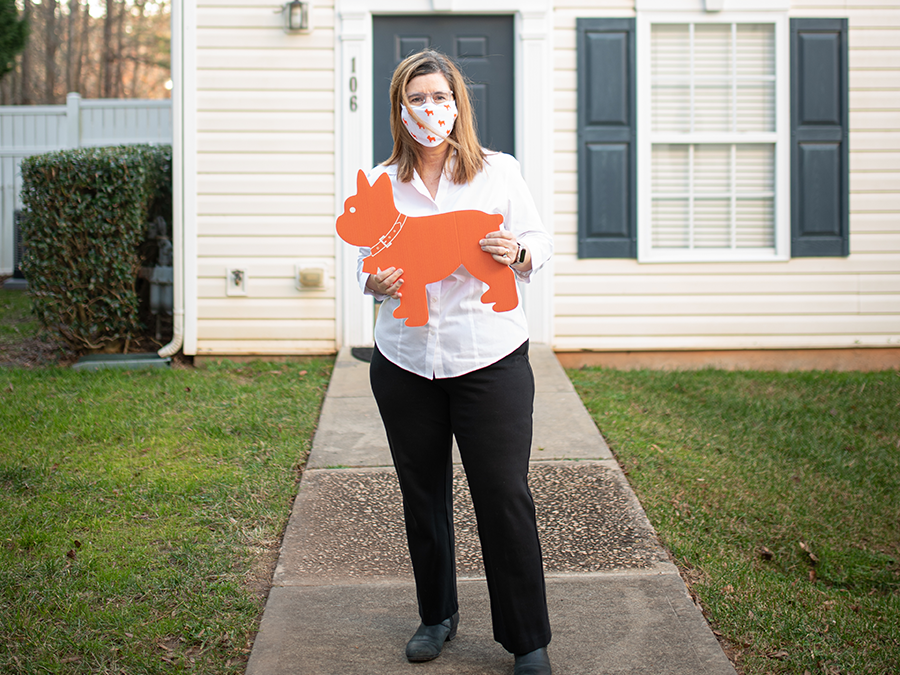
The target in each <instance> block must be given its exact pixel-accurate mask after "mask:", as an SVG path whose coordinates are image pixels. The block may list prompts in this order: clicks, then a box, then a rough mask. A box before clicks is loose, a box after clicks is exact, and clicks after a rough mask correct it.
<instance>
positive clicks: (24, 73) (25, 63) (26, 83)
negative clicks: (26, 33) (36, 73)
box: [18, 0, 34, 105]
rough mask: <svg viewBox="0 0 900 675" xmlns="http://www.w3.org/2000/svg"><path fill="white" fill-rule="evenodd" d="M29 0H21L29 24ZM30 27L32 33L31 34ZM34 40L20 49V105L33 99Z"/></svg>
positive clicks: (29, 102) (27, 103) (31, 101)
mask: <svg viewBox="0 0 900 675" xmlns="http://www.w3.org/2000/svg"><path fill="white" fill-rule="evenodd" d="M31 7H32V5H31V0H23V2H22V17H23V18H24V19H25V21H27V22H28V24H29V25H31ZM33 34H34V33H33V28H32V35H33ZM33 44H34V41H33V40H32V39H29V40H28V44H27V45H25V49H24V50H23V51H22V61H21V76H20V77H19V95H18V99H19V104H21V105H32V103H33V102H34V100H33V99H32V97H31V91H30V88H31V77H32V73H31V49H32V45H33Z"/></svg>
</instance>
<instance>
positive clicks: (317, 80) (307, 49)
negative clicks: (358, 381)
mask: <svg viewBox="0 0 900 675" xmlns="http://www.w3.org/2000/svg"><path fill="white" fill-rule="evenodd" d="M278 6H279V3H274V4H273V3H271V2H262V1H260V0H199V2H198V8H197V24H198V25H197V34H196V40H197V73H196V79H197V132H198V133H197V153H198V154H197V177H196V180H197V182H196V184H197V223H196V229H197V252H198V260H197V275H198V279H197V335H198V342H197V353H198V354H236V355H237V354H307V353H318V354H322V353H329V352H333V351H334V349H335V344H336V343H335V336H336V331H335V317H336V295H335V281H334V256H335V240H334V218H335V214H334V199H335V194H334V189H335V188H334V174H335V159H334V147H335V138H334V98H335V95H334V77H335V75H334V61H335V57H334V6H333V3H332V2H328V1H319V0H317V2H315V3H313V25H314V31H313V32H312V33H310V34H298V35H287V34H285V33H284V31H283V30H282V29H281V23H280V22H281V17H280V15H278V14H276V13H275V10H276V9H277V8H278ZM310 260H322V261H325V262H326V265H327V276H328V279H327V283H326V287H325V289H323V290H314V291H309V290H304V291H299V290H297V289H296V288H295V283H294V269H295V265H297V264H298V263H303V262H305V261H310ZM235 267H236V268H243V269H245V270H246V273H247V296H246V297H228V296H226V293H225V290H226V281H225V273H226V270H227V269H228V268H235Z"/></svg>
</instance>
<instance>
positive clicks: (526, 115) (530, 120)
mask: <svg viewBox="0 0 900 675" xmlns="http://www.w3.org/2000/svg"><path fill="white" fill-rule="evenodd" d="M335 5H336V6H335V54H336V61H335V68H334V72H335V120H334V122H335V213H336V214H340V213H341V212H342V211H343V208H344V200H345V199H346V198H347V197H349V196H350V195H352V194H354V193H355V192H356V172H357V171H358V170H359V169H360V168H361V167H363V168H366V169H368V168H370V167H371V166H372V164H373V159H372V113H373V110H372V98H373V96H372V88H373V83H372V58H371V55H372V48H373V39H372V15H373V14H379V15H382V14H420V15H428V14H442V15H446V14H509V15H512V16H513V17H514V20H513V42H514V54H513V58H514V64H515V65H514V73H515V75H514V77H515V82H514V85H513V86H514V90H515V105H514V108H515V126H516V129H515V141H516V158H517V159H518V160H519V162H520V163H521V165H522V174H523V176H524V177H525V182H526V183H527V184H528V187H529V188H530V189H531V193H532V196H533V197H534V201H535V204H536V206H537V209H538V212H539V213H540V215H541V218H542V220H543V222H544V226H545V227H546V228H547V231H548V232H549V233H550V235H551V236H553V233H554V228H553V133H552V130H553V95H552V94H553V45H552V37H553V11H552V10H553V7H552V2H551V0H517V1H513V2H511V1H510V0H506V1H503V0H336V3H335ZM526 74H527V77H526ZM354 97H355V98H354ZM351 106H353V108H352V109H351ZM356 259H357V249H356V248H355V247H352V246H350V245H348V244H346V243H344V242H343V241H342V240H341V239H340V238H339V237H338V236H337V234H335V263H336V265H335V280H336V286H337V288H336V291H337V302H338V307H337V314H336V320H337V326H336V337H337V346H338V348H341V347H343V346H362V345H372V344H373V342H374V335H373V328H374V326H373V323H374V307H373V303H372V301H371V300H370V299H369V297H368V296H364V295H363V294H362V292H361V290H360V288H359V285H358V284H357V283H356V264H357V263H356ZM522 288H523V291H524V292H523V296H524V305H525V311H526V314H527V316H528V328H529V331H530V334H531V340H532V341H533V342H542V343H546V344H551V343H552V340H553V259H552V258H551V260H550V261H549V262H548V263H547V265H545V267H544V268H543V269H542V270H541V272H540V274H537V275H536V276H535V278H534V280H533V281H532V282H531V283H530V284H525V285H523V286H522Z"/></svg>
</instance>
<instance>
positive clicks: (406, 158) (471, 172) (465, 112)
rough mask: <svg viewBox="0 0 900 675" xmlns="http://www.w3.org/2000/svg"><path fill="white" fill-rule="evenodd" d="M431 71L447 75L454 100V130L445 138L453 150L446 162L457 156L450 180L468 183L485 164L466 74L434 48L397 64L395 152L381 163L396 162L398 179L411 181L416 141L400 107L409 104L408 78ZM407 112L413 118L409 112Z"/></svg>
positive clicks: (393, 107) (393, 94)
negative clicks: (401, 113) (401, 116)
mask: <svg viewBox="0 0 900 675" xmlns="http://www.w3.org/2000/svg"><path fill="white" fill-rule="evenodd" d="M432 73H440V74H441V75H443V76H444V77H445V78H447V82H449V83H450V89H451V91H452V93H453V98H454V99H455V100H456V114H457V117H456V122H455V123H454V125H453V131H451V132H450V135H449V136H448V137H447V139H446V140H445V141H444V142H445V143H449V144H450V145H451V146H452V147H453V151H451V152H448V153H447V159H446V160H445V161H448V160H449V159H450V157H451V155H453V154H454V152H455V155H456V161H455V163H454V164H453V170H452V173H451V175H450V179H451V180H452V181H453V182H454V183H469V182H471V181H472V179H474V178H475V176H476V174H477V173H478V172H479V171H481V169H482V168H483V167H484V157H485V155H484V150H483V149H482V147H481V143H479V142H478V132H477V131H476V128H475V115H474V112H473V110H472V102H471V101H470V100H469V90H468V88H467V87H466V79H465V77H464V76H463V74H462V73H461V72H460V71H459V68H457V67H456V65H455V64H454V63H453V61H451V60H450V58H449V57H447V56H445V55H444V54H441V53H440V52H438V51H435V50H433V49H425V50H423V51H421V52H417V53H415V54H411V55H409V56H407V57H406V58H405V59H403V61H402V62H401V63H400V65H399V66H397V69H396V70H395V71H394V76H393V77H392V78H391V89H390V95H391V135H392V136H393V137H394V151H393V152H392V153H391V156H390V157H389V158H388V159H387V160H386V161H385V162H384V164H385V165H387V166H390V165H392V164H396V165H397V177H398V178H399V179H400V181H401V182H403V183H408V182H409V181H411V180H412V178H413V170H414V169H415V168H416V164H417V162H418V157H419V155H418V153H419V144H418V142H417V141H415V140H414V139H413V137H412V136H410V134H409V132H408V131H406V128H405V127H404V126H403V122H402V121H401V118H400V109H401V106H404V105H405V106H406V107H407V110H409V109H410V108H411V107H412V106H411V105H410V103H409V100H408V99H407V98H406V86H407V85H408V84H409V81H410V80H412V79H413V78H416V77H419V76H420V75H431V74H432ZM410 114H411V115H413V118H415V114H414V113H412V111H410ZM419 121H421V120H419Z"/></svg>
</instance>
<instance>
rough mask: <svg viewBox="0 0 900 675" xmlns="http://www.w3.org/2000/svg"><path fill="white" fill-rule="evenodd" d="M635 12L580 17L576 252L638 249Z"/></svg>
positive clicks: (608, 254) (602, 254) (610, 254)
mask: <svg viewBox="0 0 900 675" xmlns="http://www.w3.org/2000/svg"><path fill="white" fill-rule="evenodd" d="M634 29H635V21H634V19H578V20H577V22H576V30H577V50H578V52H577V53H578V257H579V258H635V257H637V245H636V241H637V146H636V144H635V138H636V116H635V79H634V78H635V71H634V58H635V44H634V34H635V33H634Z"/></svg>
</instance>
